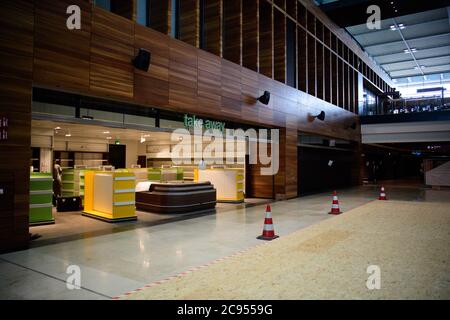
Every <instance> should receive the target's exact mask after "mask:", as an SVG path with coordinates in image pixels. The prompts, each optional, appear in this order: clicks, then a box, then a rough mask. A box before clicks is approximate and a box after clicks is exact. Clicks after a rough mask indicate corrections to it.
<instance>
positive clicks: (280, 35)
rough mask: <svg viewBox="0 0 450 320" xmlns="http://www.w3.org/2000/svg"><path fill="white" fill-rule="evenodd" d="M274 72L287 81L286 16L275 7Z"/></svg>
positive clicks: (275, 77) (276, 76)
mask: <svg viewBox="0 0 450 320" xmlns="http://www.w3.org/2000/svg"><path fill="white" fill-rule="evenodd" d="M273 21H274V37H273V72H274V79H275V80H277V81H280V82H282V83H286V18H285V15H284V13H282V12H281V11H279V10H278V9H276V8H274V13H273Z"/></svg>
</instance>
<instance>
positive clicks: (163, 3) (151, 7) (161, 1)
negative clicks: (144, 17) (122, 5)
mask: <svg viewBox="0 0 450 320" xmlns="http://www.w3.org/2000/svg"><path fill="white" fill-rule="evenodd" d="M170 16H171V0H149V1H148V19H149V27H150V28H152V29H154V30H156V31H159V32H162V33H164V34H169V33H170Z"/></svg>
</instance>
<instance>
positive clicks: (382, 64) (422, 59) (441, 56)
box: [379, 53, 450, 67]
mask: <svg viewBox="0 0 450 320" xmlns="http://www.w3.org/2000/svg"><path fill="white" fill-rule="evenodd" d="M405 55H406V54H405ZM447 57H449V58H450V53H449V54H446V55H440V56H434V57H428V58H420V59H417V61H419V62H421V61H425V60H429V59H439V58H447ZM410 61H411V59H407V60H402V61H395V62H388V63H379V65H380V66H389V65H392V64H396V63H404V62H410ZM430 67H434V66H430Z"/></svg>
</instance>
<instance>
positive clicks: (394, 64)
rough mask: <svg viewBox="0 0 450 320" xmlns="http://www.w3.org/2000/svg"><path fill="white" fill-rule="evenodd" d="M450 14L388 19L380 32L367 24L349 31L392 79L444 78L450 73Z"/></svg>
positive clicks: (441, 10)
mask: <svg viewBox="0 0 450 320" xmlns="http://www.w3.org/2000/svg"><path fill="white" fill-rule="evenodd" d="M449 13H450V7H443V8H439V9H433V10H428V11H424V12H419V13H414V14H408V15H403V16H398V17H393V18H388V19H384V20H382V21H381V29H380V30H370V29H368V28H367V26H366V24H365V23H364V24H359V25H355V26H350V27H346V29H347V31H348V32H349V33H350V34H351V35H352V36H353V37H354V38H355V40H356V41H357V42H358V43H359V44H360V45H361V47H362V48H363V49H364V50H365V51H366V52H367V53H368V54H369V55H370V56H371V57H372V58H373V59H374V60H375V62H376V63H377V64H379V65H380V66H381V68H383V69H384V70H385V71H386V72H387V73H388V74H389V75H390V77H391V78H392V79H405V78H411V77H422V78H424V80H427V77H424V76H427V75H428V76H429V75H435V76H437V75H439V76H440V77H441V78H442V77H446V74H448V73H449V72H450V18H449ZM392 29H394V30H392ZM431 78H432V77H431Z"/></svg>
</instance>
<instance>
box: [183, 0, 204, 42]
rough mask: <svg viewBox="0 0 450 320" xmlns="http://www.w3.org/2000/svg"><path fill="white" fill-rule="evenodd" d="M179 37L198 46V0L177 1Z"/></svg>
mask: <svg viewBox="0 0 450 320" xmlns="http://www.w3.org/2000/svg"><path fill="white" fill-rule="evenodd" d="M178 10H179V13H178V14H179V39H180V40H181V41H183V42H185V43H187V44H190V45H191V46H194V47H197V48H198V46H199V17H200V14H199V0H180V1H179V7H178Z"/></svg>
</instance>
